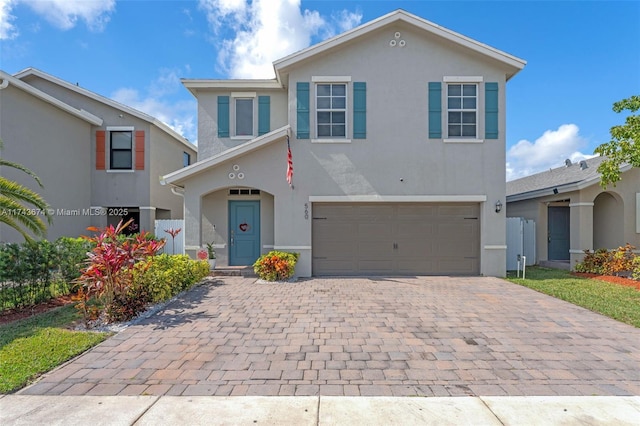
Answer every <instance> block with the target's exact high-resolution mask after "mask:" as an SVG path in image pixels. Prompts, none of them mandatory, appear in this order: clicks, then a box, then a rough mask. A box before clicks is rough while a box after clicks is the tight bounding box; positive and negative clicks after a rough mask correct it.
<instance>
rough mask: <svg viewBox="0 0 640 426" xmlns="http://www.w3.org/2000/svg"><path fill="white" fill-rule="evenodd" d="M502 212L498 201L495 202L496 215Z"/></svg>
mask: <svg viewBox="0 0 640 426" xmlns="http://www.w3.org/2000/svg"><path fill="white" fill-rule="evenodd" d="M501 211H502V203H501V202H500V200H498V201H496V213H500V212H501Z"/></svg>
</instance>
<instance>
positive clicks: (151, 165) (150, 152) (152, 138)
mask: <svg viewBox="0 0 640 426" xmlns="http://www.w3.org/2000/svg"><path fill="white" fill-rule="evenodd" d="M0 83H1V84H0V137H1V138H2V140H3V141H4V150H3V151H2V156H3V157H4V158H6V159H8V160H10V161H14V162H17V163H20V164H22V165H24V166H26V167H28V168H30V169H31V170H32V171H33V172H35V173H36V174H37V175H38V176H39V177H40V178H41V180H42V181H43V184H44V188H43V189H41V188H39V187H38V186H37V185H36V184H35V183H34V182H33V180H31V179H30V178H29V177H27V176H25V175H24V174H23V173H22V174H21V173H17V172H15V171H11V170H2V173H3V175H5V173H6V175H7V177H9V178H10V179H13V180H17V181H19V182H20V183H23V184H25V185H28V186H29V187H30V188H32V189H34V190H36V191H37V192H38V193H40V194H41V195H42V196H43V197H44V198H45V200H46V201H47V202H48V203H49V204H50V205H51V209H52V210H51V211H52V213H53V225H51V226H50V227H49V230H48V233H47V238H48V239H50V240H53V239H56V238H58V237H60V236H79V235H81V234H86V228H87V227H88V226H105V225H107V224H117V223H118V222H119V221H120V220H121V219H123V218H126V219H129V218H133V219H134V223H135V224H136V225H137V227H138V229H145V230H150V231H153V229H154V221H155V219H181V218H182V217H183V205H182V199H181V198H180V197H179V196H176V195H175V193H172V191H171V189H170V188H168V187H166V186H162V185H161V184H160V177H161V176H162V175H165V174H167V173H169V172H171V171H174V170H177V169H179V168H181V167H184V166H185V165H188V164H190V163H191V162H195V161H196V156H197V148H196V147H195V146H194V145H193V144H191V143H190V142H189V141H187V140H186V139H184V138H183V137H182V136H180V135H179V134H178V133H176V132H175V131H173V130H172V129H171V128H169V127H168V126H167V125H166V124H164V123H162V122H160V121H158V120H156V119H155V118H153V117H151V116H149V115H147V114H144V113H142V112H140V111H137V110H135V109H133V108H130V107H127V106H125V105H122V104H119V103H117V102H115V101H113V100H111V99H108V98H105V97H103V96H100V95H98V94H95V93H93V92H91V91H89V90H86V89H83V88H81V87H79V86H77V85H75V84H71V83H68V82H66V81H63V80H60V79H58V78H56V77H53V76H51V75H49V74H47V73H44V72H42V71H40V70H37V69H33V68H29V69H26V70H24V71H22V72H20V73H18V74H16V75H14V76H11V75H9V74H7V73H4V72H1V71H0ZM21 240H22V237H20V235H19V234H18V233H17V232H15V231H14V230H12V229H10V228H8V227H6V226H0V241H4V242H12V241H21Z"/></svg>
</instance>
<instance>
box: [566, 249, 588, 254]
mask: <svg viewBox="0 0 640 426" xmlns="http://www.w3.org/2000/svg"><path fill="white" fill-rule="evenodd" d="M584 250H590V251H593V249H584ZM584 250H578V249H569V253H571V254H584Z"/></svg>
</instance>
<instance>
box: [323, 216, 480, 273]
mask: <svg viewBox="0 0 640 426" xmlns="http://www.w3.org/2000/svg"><path fill="white" fill-rule="evenodd" d="M479 210H480V207H479V205H478V204H459V203H451V204H425V203H415V204H414V203H399V204H387V203H371V204H365V203H357V204H343V203H314V204H313V229H312V238H313V240H312V249H313V274H314V275H408V274H411V275H414V274H415V275H478V274H479V273H480V269H479V265H480V224H479V217H478V215H479Z"/></svg>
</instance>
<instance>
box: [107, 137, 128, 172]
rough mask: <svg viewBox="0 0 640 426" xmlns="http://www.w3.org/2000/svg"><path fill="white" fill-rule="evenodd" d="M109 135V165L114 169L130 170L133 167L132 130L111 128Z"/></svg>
mask: <svg viewBox="0 0 640 426" xmlns="http://www.w3.org/2000/svg"><path fill="white" fill-rule="evenodd" d="M109 135H110V157H109V158H110V161H109V167H110V168H111V169H114V170H131V169H132V168H133V149H132V143H133V137H132V135H133V132H132V131H130V130H112V131H110V132H109Z"/></svg>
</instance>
